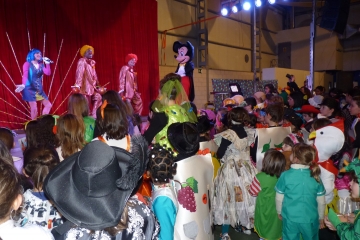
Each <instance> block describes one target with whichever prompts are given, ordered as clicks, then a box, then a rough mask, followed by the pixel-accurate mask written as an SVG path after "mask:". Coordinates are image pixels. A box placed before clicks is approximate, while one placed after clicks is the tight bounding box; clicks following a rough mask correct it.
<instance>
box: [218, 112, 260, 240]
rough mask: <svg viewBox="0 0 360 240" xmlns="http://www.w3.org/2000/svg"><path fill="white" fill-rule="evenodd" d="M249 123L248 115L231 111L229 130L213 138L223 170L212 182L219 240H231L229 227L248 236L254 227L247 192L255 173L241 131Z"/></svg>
mask: <svg viewBox="0 0 360 240" xmlns="http://www.w3.org/2000/svg"><path fill="white" fill-rule="evenodd" d="M248 121H249V115H248V113H247V111H246V110H245V109H244V108H233V109H232V110H231V111H230V112H229V113H228V127H229V129H227V130H226V131H224V132H221V133H220V134H217V135H215V138H214V141H215V143H216V144H217V145H218V146H219V149H218V151H217V157H218V158H219V159H221V162H222V166H221V167H220V169H219V171H218V175H217V176H216V178H215V180H214V199H213V200H212V203H213V211H214V223H215V224H217V225H222V239H230V238H229V235H228V231H229V226H230V225H231V226H232V227H237V229H239V230H240V229H242V230H243V231H244V233H246V234H251V231H250V229H251V228H252V227H253V224H252V223H251V221H250V218H253V217H254V210H255V198H253V197H251V196H250V194H249V192H248V190H247V189H248V188H249V187H250V184H251V181H252V180H253V178H254V177H255V175H256V174H257V170H256V168H255V167H254V166H253V164H252V163H251V161H250V152H249V144H248V133H247V132H246V130H245V128H244V126H246V125H247V124H248ZM238 226H242V228H240V227H238Z"/></svg>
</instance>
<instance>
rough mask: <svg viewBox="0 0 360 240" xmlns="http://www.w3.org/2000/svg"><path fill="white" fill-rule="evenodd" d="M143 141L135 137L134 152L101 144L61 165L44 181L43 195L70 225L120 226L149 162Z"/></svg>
mask: <svg viewBox="0 0 360 240" xmlns="http://www.w3.org/2000/svg"><path fill="white" fill-rule="evenodd" d="M147 149H148V145H147V142H146V140H145V139H144V138H142V137H133V138H132V140H131V152H132V153H129V152H127V151H126V150H124V149H121V148H117V147H110V146H108V145H107V144H105V143H103V142H101V141H93V142H90V143H88V144H87V145H86V146H85V147H84V148H83V149H82V151H80V152H78V153H75V154H73V155H71V156H70V157H68V158H67V159H65V160H64V161H62V162H61V163H60V164H59V165H58V166H57V167H56V168H55V169H54V170H53V171H51V172H50V173H49V174H48V176H47V177H46V179H45V183H44V192H45V193H46V195H47V196H48V198H49V199H50V200H51V201H52V202H54V204H55V206H56V208H57V209H58V210H59V212H60V213H61V214H62V215H63V216H64V217H65V218H66V219H67V220H69V221H70V222H72V223H74V224H75V225H77V226H79V227H84V228H86V229H90V230H102V229H104V228H107V227H112V226H115V225H117V224H118V223H119V222H120V218H121V215H122V213H123V210H124V208H125V205H126V202H127V200H128V199H129V197H130V195H131V193H132V191H133V189H134V188H135V187H136V186H137V184H138V181H139V179H140V178H141V176H142V174H143V171H144V167H143V166H144V165H146V162H147V161H148V150H147Z"/></svg>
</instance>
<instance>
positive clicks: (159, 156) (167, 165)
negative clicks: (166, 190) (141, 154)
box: [148, 144, 177, 184]
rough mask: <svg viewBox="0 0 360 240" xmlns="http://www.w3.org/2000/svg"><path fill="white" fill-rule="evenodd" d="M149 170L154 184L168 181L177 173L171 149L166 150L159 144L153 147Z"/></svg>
mask: <svg viewBox="0 0 360 240" xmlns="http://www.w3.org/2000/svg"><path fill="white" fill-rule="evenodd" d="M149 158H150V159H149V166H148V170H149V171H150V173H151V178H152V180H153V182H154V184H164V183H168V182H169V180H170V179H173V177H174V175H175V174H176V166H177V165H176V163H175V158H174V156H173V152H172V151H171V150H166V149H165V148H163V147H161V146H160V145H159V144H155V145H154V146H153V147H151V150H150V155H149Z"/></svg>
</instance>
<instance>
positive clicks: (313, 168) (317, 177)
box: [310, 161, 321, 182]
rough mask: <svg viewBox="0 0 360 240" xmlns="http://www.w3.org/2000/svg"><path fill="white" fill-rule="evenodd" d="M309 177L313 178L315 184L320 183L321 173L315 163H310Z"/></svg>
mask: <svg viewBox="0 0 360 240" xmlns="http://www.w3.org/2000/svg"><path fill="white" fill-rule="evenodd" d="M310 171H311V172H310V175H311V176H312V177H313V178H315V180H316V181H317V182H320V173H321V170H320V167H319V165H318V164H317V163H316V162H314V161H313V162H311V163H310Z"/></svg>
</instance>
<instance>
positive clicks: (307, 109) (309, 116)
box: [296, 105, 320, 132]
mask: <svg viewBox="0 0 360 240" xmlns="http://www.w3.org/2000/svg"><path fill="white" fill-rule="evenodd" d="M296 112H298V113H301V114H302V117H303V119H304V121H305V124H304V126H303V128H304V129H305V130H306V131H308V132H310V131H311V125H312V123H313V122H314V118H315V117H316V115H317V114H319V113H320V111H319V109H317V108H315V107H313V106H311V105H303V106H302V107H301V109H300V110H297V111H296Z"/></svg>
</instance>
